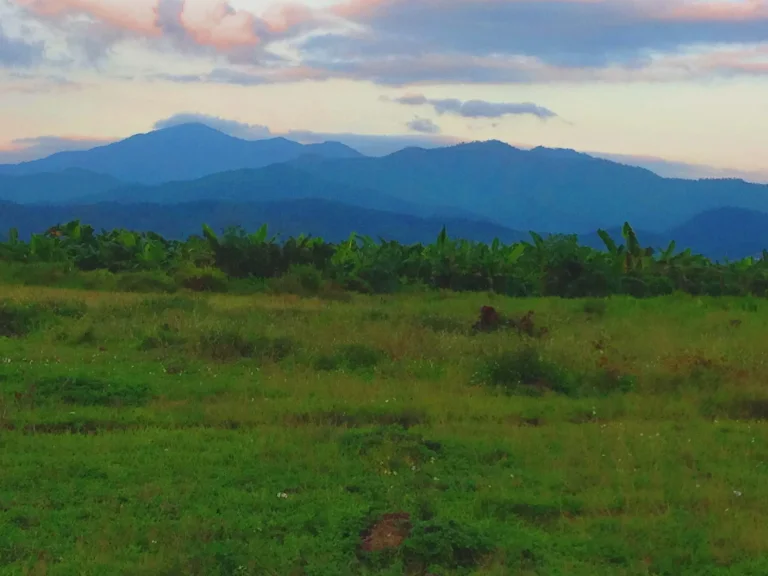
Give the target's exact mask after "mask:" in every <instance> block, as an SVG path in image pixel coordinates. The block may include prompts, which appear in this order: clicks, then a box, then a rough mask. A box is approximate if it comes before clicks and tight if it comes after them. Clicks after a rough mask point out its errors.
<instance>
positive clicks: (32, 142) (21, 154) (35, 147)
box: [0, 136, 114, 164]
mask: <svg viewBox="0 0 768 576" xmlns="http://www.w3.org/2000/svg"><path fill="white" fill-rule="evenodd" d="M110 142H114V139H102V138H82V137H67V136H37V137H34V138H19V139H16V140H13V141H12V142H11V143H10V144H9V145H7V146H4V147H3V146H0V164H17V163H19V162H27V161H30V160H36V159H38V158H45V157H46V156H50V155H51V154H56V153H57V152H68V151H75V150H90V149H91V148H95V147H97V146H103V145H105V144H109V143H110Z"/></svg>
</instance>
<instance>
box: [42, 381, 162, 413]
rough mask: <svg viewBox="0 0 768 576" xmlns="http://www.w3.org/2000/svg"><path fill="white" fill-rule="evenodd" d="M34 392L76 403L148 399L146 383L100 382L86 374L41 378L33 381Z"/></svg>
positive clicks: (135, 402) (105, 403) (109, 403)
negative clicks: (34, 382)
mask: <svg viewBox="0 0 768 576" xmlns="http://www.w3.org/2000/svg"><path fill="white" fill-rule="evenodd" d="M35 391H36V393H37V395H39V396H40V397H41V398H44V399H46V400H53V401H58V402H62V403H64V404H75V405H80V406H141V405H143V404H145V403H146V402H147V401H148V400H149V399H150V398H151V390H150V388H149V386H148V385H147V384H144V383H141V382H122V381H118V382H112V381H104V380H101V379H99V378H94V377H91V376H87V375H79V376H55V377H50V378H43V379H41V380H39V381H38V382H36V384H35Z"/></svg>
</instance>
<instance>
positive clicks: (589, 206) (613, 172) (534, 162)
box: [290, 141, 768, 232]
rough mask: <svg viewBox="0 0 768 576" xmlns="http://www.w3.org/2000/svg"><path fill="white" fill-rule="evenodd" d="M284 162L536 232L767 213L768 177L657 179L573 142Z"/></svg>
mask: <svg viewBox="0 0 768 576" xmlns="http://www.w3.org/2000/svg"><path fill="white" fill-rule="evenodd" d="M290 163H291V164H292V165H294V166H297V167H299V168H301V169H302V170H304V171H306V172H307V173H310V174H312V175H314V176H316V177H317V178H320V179H324V180H327V181H331V182H338V183H340V184H345V185H349V186H355V187H361V186H363V187H366V188H368V189H373V190H378V191H380V192H383V193H385V194H388V195H391V196H395V197H399V198H407V199H408V200H410V201H411V202H417V203H420V204H432V203H437V202H439V203H441V204H443V205H447V206H453V207H454V208H457V209H462V210H467V211H471V212H473V213H475V214H479V215H481V216H484V217H487V218H492V219H493V220H494V221H496V222H499V223H501V224H504V225H505V226H509V227H510V228H515V229H533V230H539V231H542V232H558V231H563V230H568V231H573V232H589V231H592V230H596V229H597V228H607V227H611V226H617V225H620V224H622V223H623V222H625V221H629V222H630V223H632V225H633V226H636V227H637V228H639V229H645V230H649V231H656V232H661V231H664V230H667V229H669V228H671V227H674V226H676V225H679V224H682V223H683V222H685V221H686V220H688V219H690V218H692V217H693V216H695V215H696V214H699V213H700V212H703V211H707V210H713V209H716V208H720V207H723V206H733V207H740V208H746V209H750V210H758V211H763V212H768V185H762V184H750V183H747V182H744V181H742V180H698V181H696V180H682V179H671V178H662V177H660V176H658V175H656V174H654V173H653V172H650V171H649V170H646V169H644V168H637V167H634V166H626V165H623V164H619V163H616V162H611V161H609V160H603V159H599V158H594V157H592V156H589V155H587V154H583V153H579V152H575V151H573V150H553V149H548V148H541V147H540V148H534V149H533V150H520V149H518V148H514V147H512V146H509V145H507V144H504V143H502V142H497V141H489V142H473V143H469V144H460V145H457V146H451V147H446V148H435V149H430V150H424V149H420V148H408V149H405V150H401V151H400V152H396V153H394V154H391V155H389V156H385V157H383V158H367V157H366V158H355V159H319V158H307V157H304V158H298V159H296V160H294V161H291V162H290Z"/></svg>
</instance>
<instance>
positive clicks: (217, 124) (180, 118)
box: [154, 112, 272, 140]
mask: <svg viewBox="0 0 768 576" xmlns="http://www.w3.org/2000/svg"><path fill="white" fill-rule="evenodd" d="M189 123H200V124H205V125H206V126H209V127H211V128H213V129H215V130H218V131H220V132H224V134H229V135H230V136H234V137H235V138H242V139H243V140H259V139H262V138H269V137H270V136H271V135H272V132H271V131H270V129H269V128H268V127H267V126H262V125H261V124H248V123H246V122H238V121H237V120H228V119H226V118H221V117H219V116H209V115H207V114H196V113H190V112H183V113H181V114H175V115H173V116H171V117H170V118H166V119H164V120H159V121H157V122H155V125H154V129H155V130H160V129H162V128H170V127H171V126H178V125H180V124H189Z"/></svg>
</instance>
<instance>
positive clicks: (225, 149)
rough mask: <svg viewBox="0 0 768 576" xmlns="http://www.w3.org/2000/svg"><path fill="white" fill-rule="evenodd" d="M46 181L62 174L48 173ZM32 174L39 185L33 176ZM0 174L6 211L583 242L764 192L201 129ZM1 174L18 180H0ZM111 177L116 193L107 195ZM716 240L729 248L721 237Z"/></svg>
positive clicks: (526, 158)
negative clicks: (105, 211) (358, 222)
mask: <svg viewBox="0 0 768 576" xmlns="http://www.w3.org/2000/svg"><path fill="white" fill-rule="evenodd" d="M73 166H76V167H77V170H73V169H72V167H73ZM57 170H67V171H66V172H60V173H58V174H56V173H54V172H56V171H57ZM41 171H42V172H46V173H47V175H43V174H38V173H39V172H41ZM94 172H98V173H101V174H105V175H107V176H106V177H103V178H100V177H97V176H96V175H94V174H93V173H94ZM2 173H5V174H6V176H5V178H4V179H3V180H0V199H5V200H11V201H16V202H57V203H75V202H76V203H80V204H84V203H88V204H90V203H94V202H103V201H119V202H122V203H129V202H147V201H151V202H161V203H179V202H191V201H214V200H222V199H223V200H226V201H231V202H251V201H257V202H263V201H280V200H288V199H298V198H322V199H326V200H330V201H333V202H343V203H346V204H351V205H356V206H360V207H364V208H373V209H377V210H388V211H393V212H398V213H402V214H410V215H413V216H432V215H440V216H444V217H452V218H459V219H462V218H465V219H479V220H491V221H494V222H496V223H497V224H499V225H501V226H503V227H505V228H511V229H515V230H530V229H533V230H537V231H540V232H572V233H582V234H589V233H592V232H593V231H594V230H596V229H598V228H615V227H617V226H620V225H621V224H622V223H623V222H625V221H629V222H631V223H632V224H633V226H635V227H636V228H637V229H638V230H644V231H646V232H647V233H649V234H663V233H665V232H666V231H668V230H671V229H674V228H675V227H677V226H682V225H683V224H684V223H686V222H687V221H688V220H690V219H691V218H693V217H695V216H697V215H698V214H701V213H703V212H708V211H711V210H717V209H720V208H723V207H733V208H740V209H744V210H752V211H758V212H764V213H768V185H761V184H750V183H747V182H744V181H741V180H734V179H730V180H699V181H694V180H683V179H671V178H662V177H660V176H657V175H656V174H654V173H653V172H650V171H648V170H646V169H643V168H637V167H633V166H626V165H623V164H619V163H616V162H612V161H609V160H604V159H599V158H594V157H592V156H589V155H587V154H583V153H578V152H575V151H573V150H561V149H549V148H543V147H538V148H534V149H532V150H521V149H518V148H515V147H512V146H509V145H507V144H504V143H502V142H498V141H488V142H472V143H468V144H461V145H457V146H450V147H445V148H436V149H430V150H425V149H421V148H406V149H404V150H401V151H399V152H396V153H394V154H390V155H389V156H385V157H380V158H368V157H364V156H362V155H360V154H359V153H357V152H355V151H354V150H352V149H351V148H348V147H346V146H344V145H342V144H339V143H334V142H326V143H324V144H316V145H308V146H304V145H301V144H298V143H296V142H291V141H289V140H286V139H283V138H273V139H269V140H260V141H246V140H240V139H238V138H232V137H230V136H227V135H225V134H223V133H221V132H218V131H216V130H214V129H212V128H208V127H206V126H203V125H201V124H185V125H181V126H176V127H173V128H167V129H163V130H157V131H154V132H151V133H149V134H140V135H137V136H133V137H131V138H128V139H126V140H123V141H121V142H117V143H115V144H111V145H109V146H103V147H100V148H95V149H93V150H90V151H87V152H67V153H61V154H56V155H53V156H51V157H49V158H46V159H43V160H38V161H35V162H28V163H24V164H19V165H16V166H0V174H2ZM8 174H16V175H20V176H19V178H22V177H23V178H28V179H29V180H24V179H21V180H18V179H17V180H13V179H11V180H9V179H8ZM59 175H60V178H61V179H60V180H59V179H57V178H58V177H59ZM33 176H38V179H34V178H32V177H33ZM114 178H118V179H120V180H121V181H123V182H124V183H125V184H123V185H121V186H116V185H115V182H114ZM147 185H149V186H152V187H149V188H147V187H146V186H147ZM46 187H48V188H49V192H48V193H46V191H45V188H46ZM78 190H80V193H79V194H78V193H77V191H78ZM713 225H714V226H715V227H717V223H713ZM729 229H730V228H729ZM717 237H718V238H721V242H731V240H730V236H729V233H728V231H727V230H725V229H723V230H722V234H719V233H718V234H717ZM757 239H758V238H756V239H755V241H757ZM700 240H701V241H704V240H705V239H704V238H701V239H700ZM697 241H698V240H697ZM751 242H752V240H749V241H748V244H749V245H751ZM708 246H709V248H710V249H716V247H715V246H714V245H711V244H709V245H708ZM745 249H746V245H745ZM739 250H740V248H739Z"/></svg>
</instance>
